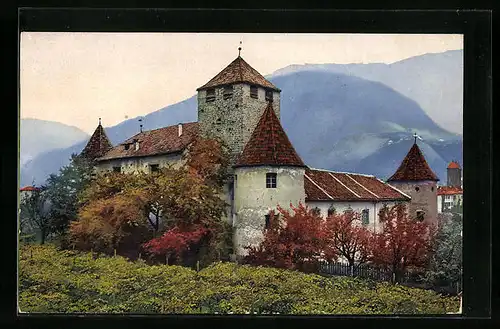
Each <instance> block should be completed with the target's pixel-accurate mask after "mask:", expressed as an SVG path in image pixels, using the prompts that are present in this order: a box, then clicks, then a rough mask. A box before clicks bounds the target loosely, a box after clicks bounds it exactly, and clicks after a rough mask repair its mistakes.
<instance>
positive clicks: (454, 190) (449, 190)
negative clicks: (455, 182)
mask: <svg viewBox="0 0 500 329" xmlns="http://www.w3.org/2000/svg"><path fill="white" fill-rule="evenodd" d="M463 193H464V191H463V190H462V189H461V188H460V187H453V186H439V187H438V190H437V195H455V194H463Z"/></svg>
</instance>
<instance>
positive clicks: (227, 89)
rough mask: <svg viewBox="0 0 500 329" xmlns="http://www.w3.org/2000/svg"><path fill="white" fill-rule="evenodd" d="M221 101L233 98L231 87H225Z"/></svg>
mask: <svg viewBox="0 0 500 329" xmlns="http://www.w3.org/2000/svg"><path fill="white" fill-rule="evenodd" d="M222 98H223V99H230V98H233V86H225V87H224V94H223V96H222Z"/></svg>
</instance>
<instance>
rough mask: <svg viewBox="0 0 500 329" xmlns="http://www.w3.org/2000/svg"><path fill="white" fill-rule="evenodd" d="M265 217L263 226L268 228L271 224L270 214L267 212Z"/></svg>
mask: <svg viewBox="0 0 500 329" xmlns="http://www.w3.org/2000/svg"><path fill="white" fill-rule="evenodd" d="M264 217H265V220H266V222H265V228H269V225H270V224H271V215H269V214H267V215H265V216H264Z"/></svg>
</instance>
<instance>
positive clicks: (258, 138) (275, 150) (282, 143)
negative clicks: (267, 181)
mask: <svg viewBox="0 0 500 329" xmlns="http://www.w3.org/2000/svg"><path fill="white" fill-rule="evenodd" d="M266 165H267V166H294V167H305V165H304V162H302V159H301V158H300V157H299V155H298V154H297V152H295V149H294V148H293V146H292V143H290V140H289V139H288V136H287V135H286V133H285V131H284V130H283V127H282V126H281V123H280V121H279V119H278V117H277V116H276V114H275V113H274V110H273V106H272V103H268V104H267V107H266V109H265V110H264V113H263V114H262V117H261V118H260V120H259V123H257V126H256V127H255V130H254V131H253V133H252V135H251V136H250V139H249V140H248V143H247V144H246V145H245V148H244V149H243V152H242V153H241V155H240V156H239V158H238V160H237V162H236V165H235V166H234V167H245V166H266Z"/></svg>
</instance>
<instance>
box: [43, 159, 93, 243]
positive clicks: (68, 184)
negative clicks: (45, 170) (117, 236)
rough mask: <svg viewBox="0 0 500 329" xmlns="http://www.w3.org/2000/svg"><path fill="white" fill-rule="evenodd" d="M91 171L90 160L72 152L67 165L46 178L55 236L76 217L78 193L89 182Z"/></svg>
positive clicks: (66, 227)
mask: <svg viewBox="0 0 500 329" xmlns="http://www.w3.org/2000/svg"><path fill="white" fill-rule="evenodd" d="M92 172H93V165H92V162H90V161H88V160H87V159H85V158H82V157H79V156H77V155H75V154H73V155H72V156H71V161H70V163H69V165H67V166H64V167H62V168H61V169H60V170H59V173H58V174H57V175H55V174H52V175H50V176H49V178H48V179H47V184H46V193H47V196H48V198H49V199H50V203H51V208H50V218H51V227H50V229H51V232H52V233H54V234H56V235H57V236H63V235H65V233H67V230H68V227H69V224H70V222H71V221H73V220H75V219H76V217H77V213H78V208H79V204H78V199H79V195H80V193H82V191H83V190H84V189H85V188H86V187H87V186H88V185H89V183H90V182H91V180H92Z"/></svg>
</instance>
